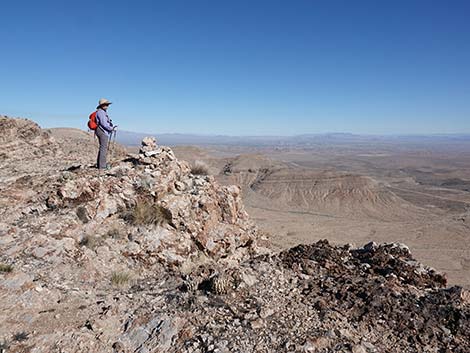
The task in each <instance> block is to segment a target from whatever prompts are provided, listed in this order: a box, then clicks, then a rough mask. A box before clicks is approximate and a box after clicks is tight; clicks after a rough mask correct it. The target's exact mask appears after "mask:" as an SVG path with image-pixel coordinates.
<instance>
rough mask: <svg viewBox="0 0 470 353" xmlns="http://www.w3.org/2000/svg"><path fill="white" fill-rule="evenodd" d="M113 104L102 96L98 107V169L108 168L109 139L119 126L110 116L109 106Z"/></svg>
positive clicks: (96, 132)
mask: <svg viewBox="0 0 470 353" xmlns="http://www.w3.org/2000/svg"><path fill="white" fill-rule="evenodd" d="M110 104H111V102H110V101H108V100H107V99H104V98H101V99H100V101H99V103H98V106H97V107H96V109H97V111H96V122H97V124H98V127H97V128H96V130H95V134H96V136H98V140H99V142H100V149H99V151H98V158H97V163H96V164H97V167H98V169H107V165H106V153H107V151H108V141H109V137H110V135H111V134H112V133H113V131H115V130H116V128H117V126H115V125H113V123H112V121H111V119H110V118H109V116H108V112H107V111H108V107H109V105H110Z"/></svg>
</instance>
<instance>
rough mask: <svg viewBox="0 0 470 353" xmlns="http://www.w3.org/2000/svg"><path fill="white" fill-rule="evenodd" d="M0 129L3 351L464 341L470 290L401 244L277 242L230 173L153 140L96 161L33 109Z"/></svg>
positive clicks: (0, 122)
mask: <svg viewBox="0 0 470 353" xmlns="http://www.w3.org/2000/svg"><path fill="white" fill-rule="evenodd" d="M0 132H1V137H0V151H1V153H0V163H1V167H2V168H1V171H0V189H1V195H0V249H1V252H0V264H1V267H0V269H1V271H0V298H1V304H0V317H1V321H0V322H1V323H0V350H1V349H3V350H4V351H7V352H64V353H65V352H113V353H117V352H119V353H124V352H126V353H127V352H139V353H144V352H289V351H291V352H354V353H359V352H468V351H469V349H470V339H469V337H470V295H469V293H468V291H465V290H463V289H462V288H460V287H451V288H445V286H446V279H445V276H443V275H441V274H439V273H437V272H436V271H434V270H433V269H430V268H428V267H426V266H423V265H422V264H420V263H418V262H416V261H415V260H414V259H413V258H412V256H411V254H410V252H409V250H408V248H407V247H406V246H404V245H400V244H375V243H369V244H367V245H365V246H364V247H361V248H358V249H354V248H351V247H350V246H347V245H346V246H343V247H337V246H332V245H330V244H329V243H328V242H327V241H321V242H318V243H315V244H312V245H299V246H297V247H295V248H292V249H289V250H286V251H283V252H280V253H275V252H272V251H269V250H267V249H265V248H264V247H262V246H260V244H263V241H264V239H263V237H262V236H261V235H260V234H259V232H258V231H257V229H256V227H255V225H254V224H253V223H252V222H251V221H250V219H249V217H248V215H247V214H246V212H245V211H244V208H243V203H242V200H241V197H240V189H239V188H238V187H237V186H220V185H219V184H218V183H217V182H216V181H215V180H214V178H213V177H212V176H207V175H193V174H192V173H191V166H190V165H189V164H188V163H186V162H184V161H179V160H177V159H176V158H175V156H174V154H173V152H172V150H171V149H170V148H168V147H164V146H158V145H157V144H156V141H155V139H153V138H146V139H144V140H143V142H142V147H141V149H140V151H139V153H138V154H136V155H127V156H124V154H122V153H120V154H118V155H117V160H116V161H114V163H113V167H112V168H111V169H110V170H108V171H106V172H104V173H103V172H99V171H98V170H96V169H93V168H90V167H89V164H90V162H92V161H93V159H94V157H95V156H94V155H93V154H92V152H93V150H92V148H91V146H82V147H83V149H84V150H83V151H84V153H70V151H71V148H74V149H75V150H74V151H78V150H77V148H82V147H80V146H79V147H77V146H73V144H72V143H69V144H67V143H66V141H58V140H56V139H54V138H53V137H51V136H50V134H48V133H47V132H46V131H44V130H42V129H40V127H39V126H37V125H36V124H34V123H33V122H31V121H28V120H25V119H10V118H6V117H0ZM91 141H92V140H91ZM85 151H86V152H87V153H85Z"/></svg>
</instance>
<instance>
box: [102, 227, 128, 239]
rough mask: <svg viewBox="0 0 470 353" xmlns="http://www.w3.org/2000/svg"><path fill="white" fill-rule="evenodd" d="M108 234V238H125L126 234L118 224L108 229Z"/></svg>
mask: <svg viewBox="0 0 470 353" xmlns="http://www.w3.org/2000/svg"><path fill="white" fill-rule="evenodd" d="M106 236H107V237H108V238H113V239H123V238H124V236H125V234H124V232H123V231H122V229H121V228H119V227H117V226H116V227H113V228H111V229H110V230H108V232H107V233H106Z"/></svg>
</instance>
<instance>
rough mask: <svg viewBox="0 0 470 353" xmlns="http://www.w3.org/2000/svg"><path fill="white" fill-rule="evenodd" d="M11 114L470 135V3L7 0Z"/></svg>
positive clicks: (204, 129)
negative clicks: (102, 106)
mask: <svg viewBox="0 0 470 353" xmlns="http://www.w3.org/2000/svg"><path fill="white" fill-rule="evenodd" d="M0 13H1V14H2V15H1V18H2V30H1V31H0V48H1V56H0V114H7V115H11V116H22V117H29V118H32V119H33V120H35V121H37V122H39V123H40V124H41V125H42V126H44V127H56V126H71V127H81V128H85V127H86V122H87V117H88V115H89V113H90V112H91V111H92V110H93V109H94V107H95V106H96V102H97V101H98V99H99V98H101V97H105V98H108V99H109V100H111V101H113V102H114V104H113V105H112V106H111V108H110V111H109V112H110V115H111V117H112V118H113V120H114V122H115V123H117V124H118V125H119V126H120V128H122V129H125V130H131V131H140V132H157V133H158V132H160V133H163V132H180V133H200V134H206V133H207V134H229V135H291V134H299V133H322V132H352V133H369V134H370V133H371V134H396V133H406V134H414V133H453V132H458V133H462V132H465V133H470V21H469V20H468V19H469V18H470V1H466V0H462V1H458V0H449V1H433V0H394V1H385V0H383V1H377V0H374V1H360V0H357V1H349V0H344V1H339V0H329V1H326V0H324V1H315V0H306V1H301V0H297V1H276V0H266V1H261V0H250V1H244V0H237V1H224V0H214V1H206V0H197V1H196V0H186V1H179V0H172V1H109V2H104V1H57V2H56V1H21V0H17V1H3V2H2V3H1V4H0Z"/></svg>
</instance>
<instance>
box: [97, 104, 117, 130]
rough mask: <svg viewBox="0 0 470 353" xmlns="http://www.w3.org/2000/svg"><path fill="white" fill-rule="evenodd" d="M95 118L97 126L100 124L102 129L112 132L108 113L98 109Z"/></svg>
mask: <svg viewBox="0 0 470 353" xmlns="http://www.w3.org/2000/svg"><path fill="white" fill-rule="evenodd" d="M96 120H97V122H98V126H100V127H101V128H102V129H103V130H104V131H107V132H112V131H113V127H114V125H113V123H112V122H111V119H110V118H109V116H108V113H106V111H104V110H103V109H98V111H97V112H96Z"/></svg>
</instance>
